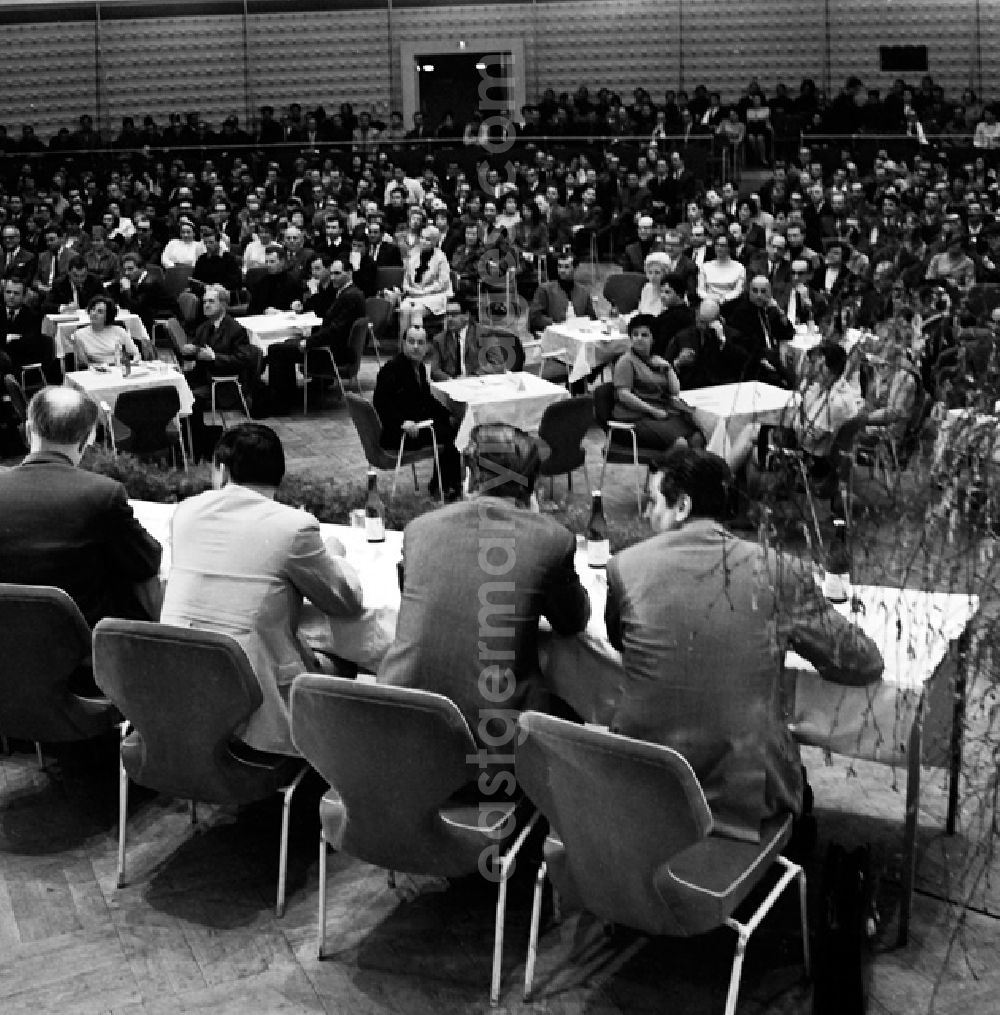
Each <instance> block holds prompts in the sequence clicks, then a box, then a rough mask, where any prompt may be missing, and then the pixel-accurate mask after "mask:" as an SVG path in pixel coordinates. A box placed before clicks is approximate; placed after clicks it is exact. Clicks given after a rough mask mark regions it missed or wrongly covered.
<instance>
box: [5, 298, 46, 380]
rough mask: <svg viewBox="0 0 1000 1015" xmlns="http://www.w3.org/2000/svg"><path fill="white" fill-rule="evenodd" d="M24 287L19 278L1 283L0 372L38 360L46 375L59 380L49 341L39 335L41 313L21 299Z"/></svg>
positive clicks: (19, 367)
mask: <svg viewBox="0 0 1000 1015" xmlns="http://www.w3.org/2000/svg"><path fill="white" fill-rule="evenodd" d="M25 292H26V288H25V285H24V281H23V280H22V279H19V278H8V279H6V280H5V281H4V283H3V315H2V318H0V373H3V374H7V373H11V372H12V367H15V368H17V370H18V371H19V370H20V369H21V367H23V366H24V365H25V364H27V363H41V364H42V370H43V371H44V373H45V376H46V377H47V378H48V380H49V381H51V382H52V383H54V384H58V383H59V382H60V377H59V366H58V364H57V362H56V358H55V351H54V349H53V347H52V340H51V339H50V338H46V337H45V336H43V335H42V315H41V314H40V313H39V312H38V311H37V310H36V309H35V308H34V307H29V306H27V305H26V304H25V302H24V294H25Z"/></svg>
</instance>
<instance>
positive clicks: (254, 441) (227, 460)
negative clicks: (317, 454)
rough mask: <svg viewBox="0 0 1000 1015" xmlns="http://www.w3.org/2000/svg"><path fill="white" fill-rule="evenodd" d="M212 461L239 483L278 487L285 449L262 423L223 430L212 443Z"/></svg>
mask: <svg viewBox="0 0 1000 1015" xmlns="http://www.w3.org/2000/svg"><path fill="white" fill-rule="evenodd" d="M215 464H216V465H219V466H225V468H226V469H227V470H228V472H229V479H230V480H231V481H232V482H233V483H239V484H240V485H242V486H278V485H279V484H280V483H281V480H282V478H283V477H284V475H285V452H284V449H283V448H282V446H281V440H280V438H279V437H278V435H277V434H276V433H275V432H274V431H273V430H272V429H271V428H270V427H269V426H264V424H262V423H243V424H241V425H240V426H237V427H233V428H232V429H231V430H224V431H223V432H222V436H221V437H220V438H219V443H218V444H217V445H216V446H215Z"/></svg>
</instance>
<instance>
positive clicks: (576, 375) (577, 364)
mask: <svg viewBox="0 0 1000 1015" xmlns="http://www.w3.org/2000/svg"><path fill="white" fill-rule="evenodd" d="M589 373H590V364H589V363H588V362H587V347H586V346H585V345H583V343H581V344H580V346H579V348H578V349H577V350H576V359H575V360H574V361H573V369H572V370H570V372H569V379H570V381H571V382H573V381H582V380H583V379H584V378H585V377H586V376H587V375H588V374H589Z"/></svg>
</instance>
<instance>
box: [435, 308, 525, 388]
mask: <svg viewBox="0 0 1000 1015" xmlns="http://www.w3.org/2000/svg"><path fill="white" fill-rule="evenodd" d="M426 366H427V370H428V372H429V373H430V377H431V380H432V381H444V380H448V379H449V378H452V377H458V376H459V375H460V374H463V373H464V374H466V375H467V376H469V377H478V376H480V375H482V374H502V373H508V372H511V371H519V370H523V369H524V346H523V345H522V344H521V339H520V338H518V336H517V335H515V334H514V332H512V331H507V330H505V329H504V328H497V327H493V326H491V325H486V324H478V323H477V322H475V321H470V320H469V313H468V311H467V310H465V309H463V307H462V305H461V304H460V303H458V302H456V301H451V302H450V303H449V304H448V308H447V316H446V317H445V319H444V330H443V331H441V332H440V333H439V334H437V335H435V336H434V340H433V342H431V343H430V347H429V349H428V353H427V360H426Z"/></svg>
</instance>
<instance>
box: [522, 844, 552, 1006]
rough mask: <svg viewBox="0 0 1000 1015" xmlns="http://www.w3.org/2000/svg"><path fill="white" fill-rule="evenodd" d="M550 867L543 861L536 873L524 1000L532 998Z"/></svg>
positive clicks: (525, 967)
mask: <svg viewBox="0 0 1000 1015" xmlns="http://www.w3.org/2000/svg"><path fill="white" fill-rule="evenodd" d="M547 870H548V868H547V867H546V865H545V864H544V863H543V864H542V865H541V867H539V868H538V873H537V874H536V875H535V894H534V898H533V899H532V900H531V929H530V930H529V931H528V957H527V959H526V960H525V963H524V1000H525V1001H530V1000H531V986H532V983H533V982H534V979H535V960H536V959H537V958H538V925H539V923H540V922H541V918H542V889H543V888H544V887H545V874H546V871H547Z"/></svg>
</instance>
